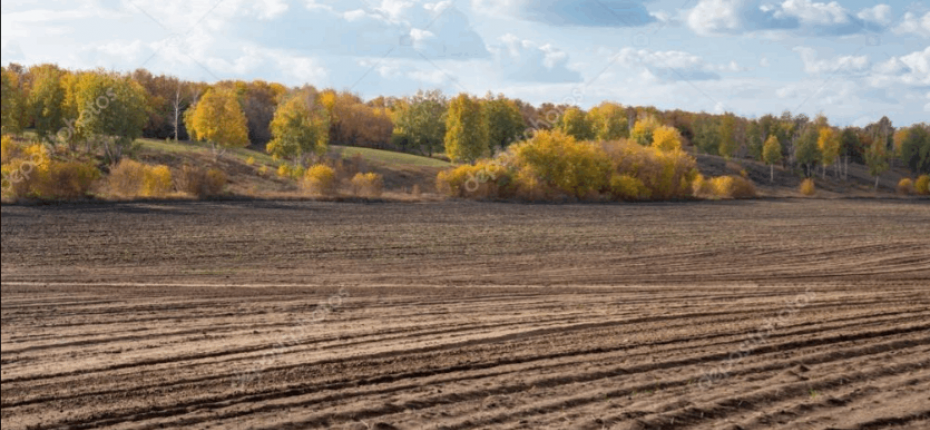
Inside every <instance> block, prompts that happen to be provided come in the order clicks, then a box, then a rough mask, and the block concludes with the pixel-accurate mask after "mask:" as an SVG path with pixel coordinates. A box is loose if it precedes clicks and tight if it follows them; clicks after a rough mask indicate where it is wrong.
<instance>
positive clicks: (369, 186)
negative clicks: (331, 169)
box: [352, 173, 384, 197]
mask: <svg viewBox="0 0 930 430" xmlns="http://www.w3.org/2000/svg"><path fill="white" fill-rule="evenodd" d="M352 191H353V192H354V193H355V195H356V196H362V197H381V194H383V193H384V178H383V177H382V176H381V175H379V174H377V173H358V174H356V175H355V177H354V178H352Z"/></svg>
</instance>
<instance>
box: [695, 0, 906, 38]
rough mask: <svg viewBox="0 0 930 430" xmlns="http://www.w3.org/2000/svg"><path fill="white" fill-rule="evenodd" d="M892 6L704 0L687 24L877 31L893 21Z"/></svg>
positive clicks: (698, 28) (722, 29)
mask: <svg viewBox="0 0 930 430" xmlns="http://www.w3.org/2000/svg"><path fill="white" fill-rule="evenodd" d="M890 14H891V9H890V7H888V6H887V5H878V6H875V7H873V8H869V9H864V10H862V11H860V12H859V13H858V14H853V13H852V12H851V11H849V10H847V9H846V8H844V7H843V6H841V5H840V4H839V3H837V2H835V1H834V2H830V3H819V2H813V1H811V0H785V1H783V2H781V3H769V2H766V1H763V0H701V1H700V2H699V3H698V4H697V5H696V6H695V7H694V8H693V9H691V11H690V12H689V13H688V18H687V22H688V26H689V27H690V28H691V29H692V30H694V31H695V32H696V33H698V34H703V35H711V34H742V33H753V32H762V31H789V30H790V31H796V32H799V33H801V34H805V35H818V36H837V35H846V34H855V33H860V32H864V31H878V30H882V29H883V28H885V27H886V26H887V25H888V23H890Z"/></svg>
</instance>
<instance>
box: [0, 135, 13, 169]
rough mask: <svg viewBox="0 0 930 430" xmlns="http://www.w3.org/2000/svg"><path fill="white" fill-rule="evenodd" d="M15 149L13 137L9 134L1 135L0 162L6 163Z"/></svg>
mask: <svg viewBox="0 0 930 430" xmlns="http://www.w3.org/2000/svg"><path fill="white" fill-rule="evenodd" d="M16 149H17V148H16V144H15V143H13V139H12V138H11V137H10V136H3V138H2V139H0V163H3V164H6V163H8V162H9V161H10V160H12V159H13V157H14V151H15V150H16Z"/></svg>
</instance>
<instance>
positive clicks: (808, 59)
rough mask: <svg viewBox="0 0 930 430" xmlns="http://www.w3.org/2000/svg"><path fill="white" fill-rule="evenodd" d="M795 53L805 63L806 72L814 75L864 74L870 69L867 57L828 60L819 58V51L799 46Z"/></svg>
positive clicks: (845, 57)
mask: <svg viewBox="0 0 930 430" xmlns="http://www.w3.org/2000/svg"><path fill="white" fill-rule="evenodd" d="M794 51H795V52H797V53H799V54H800V55H801V60H802V61H804V71H805V72H807V73H809V74H812V75H818V74H830V73H862V72H865V71H867V70H868V69H869V66H870V65H871V62H870V61H869V57H867V56H864V55H862V56H844V57H835V58H828V59H819V58H817V51H816V50H814V49H812V48H808V47H803V46H799V47H797V48H794Z"/></svg>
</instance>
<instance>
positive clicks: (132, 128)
mask: <svg viewBox="0 0 930 430" xmlns="http://www.w3.org/2000/svg"><path fill="white" fill-rule="evenodd" d="M145 97H146V93H145V89H144V88H142V87H141V86H140V85H139V84H138V83H136V82H135V81H133V80H132V79H130V78H128V77H120V76H116V75H114V74H109V73H104V72H97V73H85V74H83V75H82V76H81V79H80V82H79V83H78V85H77V92H76V95H75V103H76V104H77V106H78V107H79V109H80V114H79V116H78V119H77V128H78V129H80V130H81V135H83V136H85V137H87V138H88V139H92V140H94V141H95V142H96V143H99V144H101V145H102V146H103V149H104V152H105V154H106V156H107V159H108V160H109V161H110V162H111V163H113V164H118V163H119V162H120V160H121V159H122V157H123V152H124V151H125V149H126V148H129V147H130V146H132V144H133V143H134V142H135V140H136V139H138V138H139V137H141V136H142V129H143V128H144V127H145V124H146V122H147V121H148V113H147V112H146V106H147V102H146V99H145Z"/></svg>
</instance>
